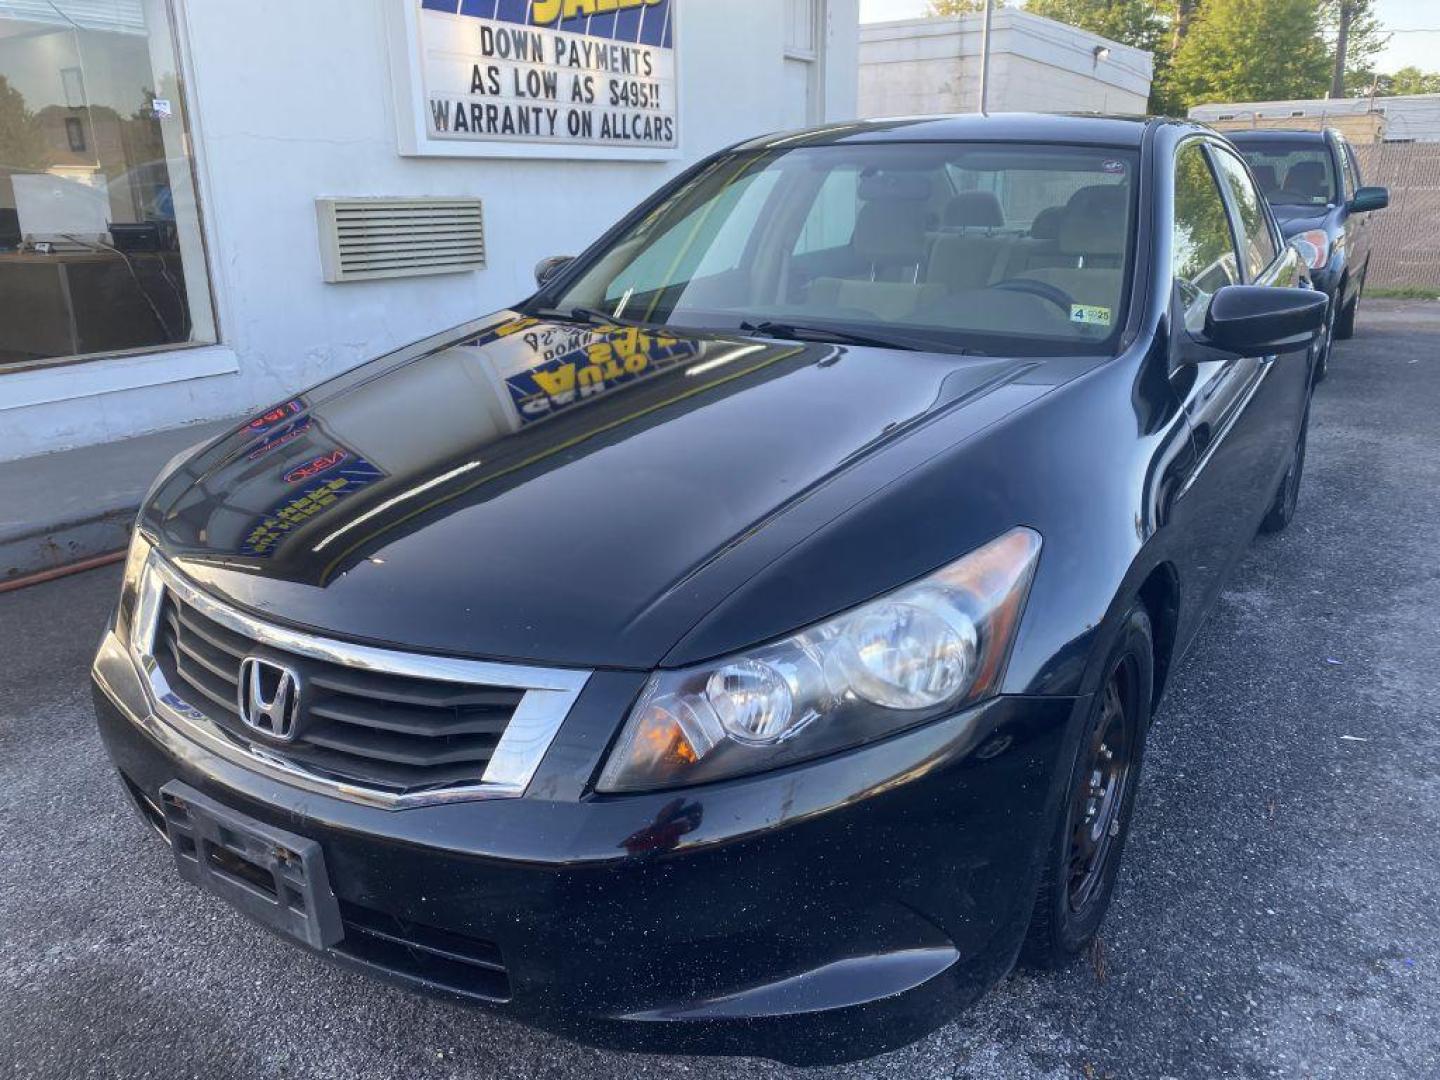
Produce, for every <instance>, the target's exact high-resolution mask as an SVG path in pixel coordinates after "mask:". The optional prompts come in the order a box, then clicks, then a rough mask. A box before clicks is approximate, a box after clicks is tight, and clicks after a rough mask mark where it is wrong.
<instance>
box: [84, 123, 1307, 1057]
mask: <svg viewBox="0 0 1440 1080" xmlns="http://www.w3.org/2000/svg"><path fill="white" fill-rule="evenodd" d="M541 270H542V272H541V273H540V274H538V275H537V276H539V277H542V278H543V281H542V283H541V287H540V290H539V292H537V293H536V294H535V295H534V296H533V297H532V298H530V299H529V300H527V301H526V302H524V303H523V304H521V305H519V306H518V307H517V308H516V309H515V310H510V311H503V312H500V313H498V314H495V315H492V316H488V317H486V318H483V319H477V320H476V321H474V322H472V323H469V324H467V325H464V326H461V327H457V328H455V329H454V330H452V331H449V332H446V333H441V334H437V335H435V336H434V337H432V338H429V339H427V340H425V341H421V342H418V343H416V344H415V345H412V346H410V347H408V348H405V349H401V350H400V351H398V352H396V353H393V354H391V355H389V356H386V357H383V358H381V359H378V360H375V361H373V362H371V363H368V364H365V365H363V366H361V367H358V368H356V369H354V370H352V371H350V372H348V373H346V374H344V375H341V376H339V377H338V378H335V379H332V380H330V381H329V382H326V383H323V384H321V385H320V386H317V387H314V388H313V389H310V390H308V391H306V392H304V393H300V394H297V395H296V396H295V397H293V398H292V399H290V400H287V401H285V402H282V403H280V404H277V405H275V406H274V407H273V408H270V409H267V410H266V411H265V412H263V413H262V414H260V415H257V416H254V417H253V418H252V419H249V420H248V421H247V422H245V423H243V424H241V425H240V426H238V427H236V428H235V429H234V430H233V431H231V432H230V433H228V434H226V435H224V436H223V437H220V438H218V439H216V440H215V441H213V442H211V443H210V444H209V445H207V446H205V447H204V448H203V449H201V450H198V451H197V452H195V453H193V454H191V455H190V456H188V457H187V458H184V459H183V460H179V461H177V462H175V463H173V464H172V465H171V466H170V467H168V468H167V470H166V472H165V473H163V474H162V476H161V478H160V479H159V480H158V481H157V482H156V485H155V487H154V488H153V490H152V492H151V494H150V495H149V497H148V498H147V500H146V503H145V506H144V508H143V510H142V511H141V514H140V518H139V521H138V525H137V529H136V533H135V540H134V544H133V547H132V549H131V552H130V555H129V559H128V563H127V567H126V572H125V583H124V588H123V591H122V595H121V597H120V600H119V603H118V607H117V612H116V615H115V618H114V622H113V625H112V627H111V628H110V630H109V632H108V633H107V634H106V635H105V637H104V640H103V643H102V645H101V647H100V650H99V655H98V657H97V659H96V661H95V666H94V682H95V686H96V695H95V702H96V708H97V711H98V715H99V724H100V730H101V732H102V734H103V736H104V739H105V742H106V744H107V746H108V748H109V751H110V753H111V754H112V756H113V758H114V760H115V763H116V765H117V766H118V768H119V771H120V773H121V775H122V777H123V778H124V781H125V786H126V787H127V788H128V790H129V793H130V795H131V796H132V797H133V800H134V802H135V804H136V806H137V807H138V808H139V810H140V811H141V812H142V813H143V815H144V816H145V817H146V818H147V819H148V820H149V822H150V823H151V824H152V825H153V826H154V828H155V829H156V831H157V832H158V833H160V834H161V835H162V836H163V837H164V838H165V839H166V840H168V842H169V843H170V845H171V847H172V849H173V854H174V858H175V864H176V867H177V870H178V877H179V878H181V879H184V880H187V881H189V882H192V883H195V884H198V885H200V886H202V887H204V888H206V889H208V890H210V891H211V892H213V893H215V894H217V895H218V896H219V897H221V898H223V899H224V900H226V901H229V902H230V903H231V904H233V905H234V906H236V907H238V908H239V909H240V910H242V911H244V912H245V913H246V914H248V915H249V916H250V917H252V918H253V919H255V920H256V921H258V922H260V923H262V924H264V925H265V926H267V927H269V928H270V929H271V930H274V931H276V932H278V933H280V934H282V935H284V936H286V937H288V938H290V939H292V940H294V941H296V942H299V943H301V944H303V945H305V946H308V947H309V948H311V949H313V950H315V951H317V952H319V953H322V954H324V955H325V956H327V957H330V958H332V959H334V960H336V961H339V962H343V963H346V964H350V965H354V966H358V967H360V968H362V969H365V970H367V971H370V972H373V973H375V974H377V975H381V976H385V977H388V978H392V979H397V980H400V981H401V982H403V983H405V984H407V985H409V986H412V987H415V988H419V989H423V990H427V991H431V992H435V993H439V994H442V995H446V996H449V997H452V998H458V999H463V1000H468V1001H474V1002H480V1003H485V1004H488V1005H490V1006H493V1007H494V1008H496V1009H499V1010H502V1011H504V1012H506V1013H508V1014H510V1015H513V1016H515V1017H518V1018H521V1019H523V1020H525V1021H526V1022H529V1023H533V1024H536V1025H539V1026H542V1027H546V1028H550V1029H553V1030H557V1031H561V1032H565V1033H569V1034H571V1035H573V1036H574V1037H576V1038H578V1039H581V1040H584V1041H587V1042H592V1043H597V1044H603V1045H612V1046H632V1047H649V1048H657V1049H667V1050H686V1051H696V1052H707V1053H758V1054H764V1055H770V1056H774V1057H777V1058H781V1059H785V1060H789V1061H796V1062H816V1061H826V1060H831V1061H833V1060H842V1059H847V1058H854V1057H858V1056H862V1055H867V1054H870V1053H874V1052H876V1051H878V1050H881V1049H884V1048H887V1047H891V1046H895V1045H899V1044H902V1043H904V1042H906V1041H908V1040H911V1039H914V1038H916V1037H918V1036H919V1035H921V1034H922V1033H924V1032H926V1031H928V1030H930V1029H932V1028H934V1027H935V1026H937V1025H938V1024H940V1023H941V1022H943V1020H944V1019H945V1018H946V1017H947V1016H949V1015H951V1014H952V1013H953V1012H954V1010H955V1009H956V1008H958V1007H959V1006H961V1005H963V1004H965V1003H966V1002H968V1001H970V1000H971V999H973V998H974V997H975V996H976V995H978V994H979V993H981V992H982V991H983V990H984V989H985V988H986V987H987V986H989V985H990V984H992V983H994V982H995V981H996V980H997V979H999V978H1001V977H1002V976H1003V975H1004V974H1005V973H1006V972H1008V971H1009V970H1010V969H1011V967H1012V965H1014V964H1015V963H1016V961H1017V958H1018V959H1024V960H1026V961H1028V962H1030V963H1034V964H1038V965H1041V966H1056V965H1061V964H1064V963H1065V962H1066V961H1068V960H1070V959H1071V958H1073V957H1075V956H1076V955H1077V954H1078V953H1080V952H1081V951H1082V950H1083V949H1084V947H1085V946H1086V944H1087V943H1088V942H1089V940H1090V939H1091V938H1092V937H1093V935H1094V934H1095V933H1096V930H1097V927H1098V926H1099V924H1100V921H1101V919H1102V918H1103V917H1104V914H1105V910H1106V908H1107V906H1108V905H1109V903H1110V898H1111V893H1112V890H1113V888H1114V886H1115V880H1116V871H1117V867H1118V865H1119V861H1120V855H1121V849H1122V847H1123V845H1124V843H1125V838H1126V833H1127V830H1128V829H1129V826H1130V817H1131V812H1132V809H1133V807H1134V805H1135V793H1136V788H1137V785H1138V783H1139V779H1140V769H1141V761H1142V758H1143V754H1144V749H1145V738H1146V730H1147V727H1148V725H1149V723H1150V719H1151V716H1152V714H1153V712H1154V710H1155V705H1156V701H1157V699H1158V698H1159V696H1160V693H1161V691H1162V690H1163V689H1164V686H1165V683H1166V680H1167V677H1168V675H1169V673H1170V672H1171V671H1172V670H1173V669H1174V667H1175V665H1176V664H1177V663H1178V662H1179V661H1180V658H1181V657H1182V656H1183V655H1184V653H1185V649H1186V646H1187V645H1188V644H1189V643H1190V642H1191V640H1192V639H1193V638H1194V636H1195V632H1196V627H1197V626H1198V624H1199V623H1200V621H1201V619H1202V618H1203V617H1204V615H1205V613H1206V611H1207V610H1208V609H1209V608H1210V606H1211V604H1212V603H1213V601H1214V600H1215V597H1216V594H1217V593H1218V592H1219V590H1220V588H1221V586H1222V584H1223V582H1224V580H1225V577H1226V574H1227V572H1228V571H1229V569H1230V568H1231V566H1232V565H1233V564H1234V563H1235V561H1236V560H1237V558H1238V557H1239V556H1240V554H1241V553H1242V552H1243V550H1244V549H1245V547H1246V544H1247V543H1248V542H1249V540H1250V539H1251V537H1252V536H1253V535H1254V533H1255V532H1256V530H1257V528H1259V529H1270V530H1274V529H1279V528H1282V527H1283V526H1284V525H1285V524H1286V523H1287V521H1289V520H1290V518H1291V515H1292V514H1293V513H1294V512H1295V504H1296V493H1297V489H1298V484H1299V481H1300V475H1301V470H1302V467H1303V465H1304V460H1305V435H1306V418H1307V415H1308V407H1307V406H1308V401H1309V397H1310V389H1311V382H1312V367H1313V363H1312V360H1313V357H1312V352H1313V349H1312V344H1313V341H1314V339H1315V336H1316V334H1317V332H1318V330H1319V328H1320V326H1321V322H1322V319H1323V317H1324V311H1325V297H1324V295H1323V294H1322V293H1320V292H1318V291H1314V290H1312V289H1310V288H1308V287H1304V282H1305V278H1304V274H1303V268H1302V266H1301V263H1300V260H1299V257H1298V255H1297V253H1296V252H1295V251H1294V250H1293V249H1291V248H1288V247H1286V246H1285V245H1283V244H1282V242H1281V239H1280V234H1279V231H1278V230H1277V228H1276V225H1275V222H1274V220H1273V218H1272V216H1271V214H1270V212H1269V211H1268V210H1267V208H1266V206H1265V202H1264V200H1263V199H1262V198H1261V196H1260V194H1259V193H1258V192H1257V190H1256V187H1255V184H1254V181H1253V179H1252V177H1251V175H1250V173H1249V172H1248V170H1247V169H1246V166H1245V165H1244V163H1243V162H1242V161H1241V160H1240V158H1239V157H1238V156H1236V154H1235V152H1234V150H1233V148H1232V147H1231V146H1230V145H1229V144H1227V143H1226V142H1225V141H1224V140H1223V139H1221V138H1220V137H1219V136H1216V135H1215V134H1214V133H1212V132H1209V131H1207V130H1205V129H1202V128H1199V127H1196V126H1193V125H1188V124H1183V123H1177V122H1170V121H1144V120H1121V119H1104V118H1096V117H1088V118H1081V117H1041V116H990V117H960V118H939V119H936V118H931V119H921V120H913V121H885V122H875V123H861V124H847V125H843V126H838V127H831V128H825V129H820V130H813V131H808V132H803V133H800V134H791V135H786V136H784V137H773V138H765V139H760V140H757V141H754V142H751V143H747V144H745V145H742V146H738V147H735V148H733V149H730V150H727V151H725V152H723V153H720V154H717V155H716V156H714V157H711V158H709V159H708V160H706V161H703V162H701V163H700V164H699V165H697V166H696V167H694V168H692V169H690V170H689V171H688V172H685V173H684V174H683V175H681V176H680V177H678V178H677V179H676V180H675V181H674V182H673V183H670V184H669V185H668V186H666V187H665V188H664V189H663V190H662V191H661V192H659V193H658V194H657V195H656V196H655V197H654V198H652V199H650V200H649V201H647V202H646V203H644V204H643V205H642V206H641V207H640V208H639V209H638V210H636V211H635V212H634V213H633V214H631V215H630V216H629V217H628V218H626V219H625V220H624V221H623V222H621V223H620V224H619V225H618V226H616V227H615V228H614V229H613V230H612V231H610V232H609V233H608V234H607V235H605V236H604V237H603V238H602V239H601V240H600V241H598V242H597V243H596V244H595V245H594V246H593V247H591V248H590V249H589V250H588V251H587V252H585V253H584V254H583V255H581V256H579V257H578V258H575V259H573V260H547V262H546V263H544V264H542V268H541Z"/></svg>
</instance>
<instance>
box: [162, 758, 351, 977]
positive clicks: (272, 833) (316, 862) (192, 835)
mask: <svg viewBox="0 0 1440 1080" xmlns="http://www.w3.org/2000/svg"><path fill="white" fill-rule="evenodd" d="M160 809H161V812H162V814H163V815H164V818H165V832H166V835H167V836H168V837H169V839H170V849H171V851H172V852H173V853H174V855H175V866H176V869H178V870H179V872H180V876H181V877H182V878H183V879H185V880H186V881H188V882H190V883H191V884H193V885H198V886H200V888H202V889H204V890H206V891H207V892H210V893H214V894H215V895H216V896H219V897H220V898H221V899H222V900H225V901H227V902H229V903H230V904H232V905H234V906H235V907H237V908H239V909H240V910H241V911H243V912H245V914H247V915H249V916H250V917H251V918H253V919H256V920H257V921H259V922H261V923H263V924H265V925H266V926H268V927H270V928H271V929H272V930H276V931H278V932H280V933H282V934H285V935H287V936H288V937H293V938H297V939H298V940H300V941H302V942H304V943H305V944H306V945H309V946H310V947H312V948H315V949H323V948H327V947H329V946H331V945H334V944H335V943H336V942H338V941H339V940H340V939H341V937H342V936H343V935H344V930H343V927H342V925H341V922H340V905H339V903H338V902H337V901H336V899H335V894H334V892H332V891H331V889H330V879H329V876H328V875H327V874H326V872H325V856H324V852H323V851H322V850H321V848H320V845H319V844H318V843H316V842H315V841H314V840H309V839H307V838H305V837H303V836H297V835H296V834H294V833H291V832H286V831H285V830H284V829H277V828H275V827H274V826H271V825H266V824H265V823H263V822H260V821H256V820H255V819H254V818H252V817H249V816H247V815H245V814H241V813H239V812H238V811H235V810H232V809H230V808H229V807H228V806H224V805H222V804H221V803H218V802H216V801H215V800H214V799H211V798H209V797H208V796H205V795H202V794H201V793H200V792H198V791H196V790H195V789H194V788H192V787H190V786H189V785H188V784H184V783H181V782H180V781H178V780H172V781H170V783H168V784H166V785H165V786H164V787H162V788H161V789H160Z"/></svg>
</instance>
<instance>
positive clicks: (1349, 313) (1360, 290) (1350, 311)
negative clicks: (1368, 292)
mask: <svg viewBox="0 0 1440 1080" xmlns="http://www.w3.org/2000/svg"><path fill="white" fill-rule="evenodd" d="M1369 273H1370V267H1369V266H1366V267H1365V270H1364V272H1363V273H1361V275H1360V284H1359V286H1358V287H1357V288H1356V289H1355V299H1354V300H1351V301H1350V303H1349V304H1347V305H1346V306H1345V310H1344V311H1342V312H1340V318H1339V319H1337V320H1336V322H1335V339H1336V340H1337V341H1349V340H1350V339H1351V338H1352V337H1354V336H1355V316H1356V314H1357V313H1358V312H1359V310H1360V297H1362V296H1364V295H1365V278H1366V277H1367V276H1368V275H1369ZM1336 295H1337V296H1339V295H1343V285H1342V287H1341V289H1340V290H1337V292H1336Z"/></svg>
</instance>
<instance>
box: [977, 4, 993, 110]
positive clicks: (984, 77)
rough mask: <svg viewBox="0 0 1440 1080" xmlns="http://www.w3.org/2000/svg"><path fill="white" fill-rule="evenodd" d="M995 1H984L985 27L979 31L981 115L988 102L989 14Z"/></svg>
mask: <svg viewBox="0 0 1440 1080" xmlns="http://www.w3.org/2000/svg"><path fill="white" fill-rule="evenodd" d="M994 7H995V0H985V26H984V28H983V29H982V30H981V31H980V112H981V114H982V115H983V114H984V112H985V107H986V105H987V104H989V102H988V101H987V100H986V97H987V93H988V91H989V89H990V12H991V11H992V10H993V9H994Z"/></svg>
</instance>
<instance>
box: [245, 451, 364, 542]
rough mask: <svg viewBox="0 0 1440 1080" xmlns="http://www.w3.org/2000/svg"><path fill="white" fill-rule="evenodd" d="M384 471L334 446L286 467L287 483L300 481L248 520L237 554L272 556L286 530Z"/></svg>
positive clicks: (312, 516)
mask: <svg viewBox="0 0 1440 1080" xmlns="http://www.w3.org/2000/svg"><path fill="white" fill-rule="evenodd" d="M384 477H385V472H384V471H383V470H382V469H380V468H378V467H376V466H374V465H372V464H370V462H368V461H366V460H365V459H364V458H362V457H361V456H360V455H358V454H356V453H353V452H352V451H348V450H341V449H339V448H336V449H334V450H331V451H327V452H326V453H325V454H321V455H319V456H318V457H316V458H314V459H313V460H311V461H307V462H304V463H302V464H300V465H297V466H294V467H292V468H291V469H289V470H287V471H286V473H285V474H284V476H283V477H282V480H283V482H285V483H288V484H294V483H301V484H303V486H302V487H300V488H299V489H298V490H294V489H292V491H291V492H290V493H289V494H288V495H287V496H286V497H285V498H284V499H282V500H280V501H279V502H277V503H276V504H275V505H274V506H272V507H271V508H270V509H269V510H268V511H266V512H265V513H264V514H263V515H261V516H260V517H259V518H257V519H256V520H255V521H254V522H252V523H251V525H250V527H249V528H248V529H247V530H246V531H245V539H244V540H243V541H241V544H240V554H242V555H248V556H250V557H251V558H254V559H268V558H270V557H271V556H273V555H274V554H275V552H276V550H277V549H278V548H279V546H280V544H281V542H282V541H283V540H284V539H285V537H286V536H288V535H289V534H290V533H292V532H294V531H295V530H296V529H298V528H300V527H301V526H302V525H304V524H306V523H307V522H308V521H310V520H311V519H313V518H315V517H317V516H319V515H320V514H323V513H325V511H327V510H329V509H330V508H331V507H333V506H335V505H336V504H337V503H339V502H340V501H341V500H342V499H345V498H348V497H349V496H351V495H354V494H355V493H356V492H358V491H363V490H364V489H365V488H367V487H369V486H370V485H371V484H373V483H375V481H377V480H382V479H384Z"/></svg>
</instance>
